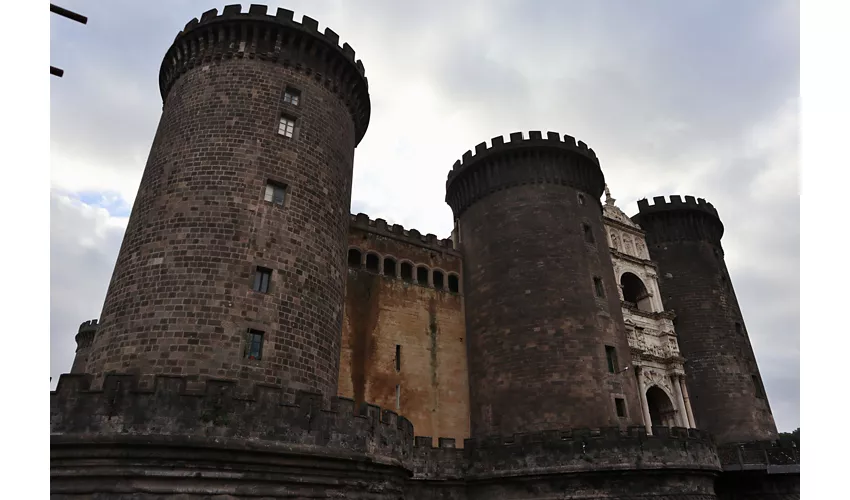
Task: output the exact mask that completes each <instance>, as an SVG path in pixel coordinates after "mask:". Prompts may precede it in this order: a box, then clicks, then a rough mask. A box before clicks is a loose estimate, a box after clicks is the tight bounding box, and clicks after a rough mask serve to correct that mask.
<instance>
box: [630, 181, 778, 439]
mask: <svg viewBox="0 0 850 500" xmlns="http://www.w3.org/2000/svg"><path fill="white" fill-rule="evenodd" d="M638 210H639V213H638V214H637V215H636V216H635V217H634V219H635V221H636V222H638V223H639V224H640V225H641V227H642V228H643V229H644V230H645V231H646V234H647V243H648V245H649V252H650V254H651V255H652V258H653V259H654V260H655V261H656V262H657V263H658V266H659V272H660V274H661V281H660V285H661V293H662V294H663V295H664V300H665V302H666V303H667V305H668V307H671V308H672V309H674V310H675V311H676V332H677V333H678V337H679V345H680V346H681V348H682V354H683V356H684V357H685V358H686V359H687V360H688V369H687V377H688V385H689V386H690V387H692V388H693V395H694V398H693V406H694V410H695V411H696V413H697V414H698V415H700V424H701V428H702V429H705V430H707V431H709V432H711V433H712V434H713V435H714V436H715V438H716V439H717V440H718V441H719V442H723V443H729V442H746V441H751V440H753V439H756V440H770V439H776V437H777V432H776V424H775V423H774V420H773V415H772V414H771V411H770V405H769V404H768V401H767V395H766V394H765V391H764V385H763V384H762V381H761V375H760V374H759V369H758V364H757V363H756V358H755V354H754V353H753V347H752V345H751V344H750V340H749V337H748V336H747V329H746V327H745V326H744V319H743V316H742V314H741V309H740V307H739V306H738V299H737V298H736V297H735V290H733V288H732V281H731V279H730V277H729V271H728V270H727V269H726V263H725V262H724V260H723V257H724V253H723V248H722V246H721V245H720V238H721V237H722V236H723V223H722V222H721V221H720V217H719V216H718V215H717V210H716V209H715V208H714V207H713V206H712V205H711V204H710V203H707V202H706V201H705V200H702V199H700V200H695V199H694V198H693V197H692V196H686V197H685V201H684V202H683V201H682V198H681V197H680V196H671V197H670V201H669V202H667V201H665V199H664V198H663V197H657V198H655V200H654V204H653V205H650V204H649V202H648V201H647V200H640V201H639V202H638Z"/></svg>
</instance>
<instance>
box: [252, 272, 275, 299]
mask: <svg viewBox="0 0 850 500" xmlns="http://www.w3.org/2000/svg"><path fill="white" fill-rule="evenodd" d="M271 280H272V270H271V269H266V268H265V267H258V268H257V272H256V273H255V274H254V291H255V292H260V293H269V283H270V282H271Z"/></svg>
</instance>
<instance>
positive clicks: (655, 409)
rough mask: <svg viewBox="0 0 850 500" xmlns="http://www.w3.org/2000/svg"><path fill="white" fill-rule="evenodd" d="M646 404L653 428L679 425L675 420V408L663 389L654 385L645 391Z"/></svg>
mask: <svg viewBox="0 0 850 500" xmlns="http://www.w3.org/2000/svg"><path fill="white" fill-rule="evenodd" d="M646 404H647V406H648V407H649V418H650V420H651V421H652V425H653V426H656V425H657V426H665V427H674V426H677V425H679V424H678V421H677V419H676V407H675V406H673V402H672V401H670V398H669V397H668V396H667V393H666V392H664V390H663V389H661V388H660V387H658V386H657V385H654V386H652V387H650V388H649V389H648V390H647V391H646Z"/></svg>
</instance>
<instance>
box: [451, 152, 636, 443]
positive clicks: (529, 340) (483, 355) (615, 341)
mask: <svg viewBox="0 0 850 500" xmlns="http://www.w3.org/2000/svg"><path fill="white" fill-rule="evenodd" d="M535 168H536V165H535V164H534V163H531V164H517V165H514V166H513V169H515V171H517V172H531V173H529V174H527V175H528V176H529V178H534V173H535V170H534V169H535ZM597 168H598V167H597ZM541 170H542V167H541ZM539 175H540V176H541V178H542V176H543V175H544V174H543V173H542V171H541V172H539ZM600 190H601V186H600ZM578 194H579V193H578V191H577V190H575V189H573V188H571V187H569V186H565V185H561V184H554V183H552V184H548V183H540V184H525V185H520V186H515V187H510V188H508V189H503V190H500V191H496V192H492V193H490V194H488V195H486V196H485V197H483V198H482V199H480V200H478V201H477V202H475V203H474V204H473V205H472V206H471V207H470V208H468V209H467V210H466V211H465V212H463V214H462V215H461V217H460V224H459V225H460V233H461V241H462V251H463V254H464V269H465V274H464V290H465V298H466V304H465V306H466V311H467V315H466V316H467V336H468V342H469V371H470V419H471V426H472V436H473V437H481V436H486V435H490V434H500V435H510V434H513V433H519V432H532V431H539V430H547V429H559V428H570V427H573V428H575V427H600V426H617V425H621V426H625V425H631V424H632V423H634V422H640V418H641V417H640V415H641V414H640V406H639V404H640V403H639V400H638V395H637V394H638V391H637V384H636V381H635V379H634V377H633V376H631V375H630V373H631V372H625V373H619V374H610V373H609V371H608V366H607V362H606V354H605V345H610V346H613V347H615V348H616V350H617V355H618V357H619V365H620V366H629V365H630V363H631V361H630V353H629V345H628V341H627V338H626V335H625V332H624V324H623V317H622V312H621V310H620V304H619V296H618V294H617V292H616V290H617V288H616V287H617V284H616V281H615V278H614V271H613V268H612V264H611V256H610V252H609V249H608V244H607V240H606V237H605V231H604V227H603V223H602V215H601V206H600V204H599V202H598V200H594V198H593V196H590V195H588V194H586V193H585V194H584V196H585V198H586V202H585V204H584V205H580V204H579V201H578ZM582 222H584V223H586V224H588V225H589V226H590V227H591V230H592V233H593V236H594V238H595V243H594V244H588V243H586V242H585V239H584V235H583V231H582ZM594 276H599V277H601V278H602V280H603V283H604V288H605V298H603V299H599V298H597V297H596V295H595V292H594V282H593V278H594ZM615 397H622V398H623V399H625V402H626V406H627V413H626V417H625V418H618V417H617V413H616V409H615V401H614V399H615Z"/></svg>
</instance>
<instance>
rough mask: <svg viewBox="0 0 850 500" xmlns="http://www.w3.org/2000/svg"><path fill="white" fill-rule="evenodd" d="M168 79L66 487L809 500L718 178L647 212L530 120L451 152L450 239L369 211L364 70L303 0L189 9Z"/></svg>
mask: <svg viewBox="0 0 850 500" xmlns="http://www.w3.org/2000/svg"><path fill="white" fill-rule="evenodd" d="M159 84H160V91H161V94H162V97H163V103H164V104H163V113H162V118H161V120H160V123H159V126H158V128H157V131H156V135H155V137H154V141H153V145H152V147H151V153H150V156H149V158H148V161H147V164H146V166H145V170H144V174H143V176H142V180H141V185H140V187H139V192H138V195H137V197H136V201H135V204H134V207H133V210H132V213H131V216H130V220H129V223H128V226H127V229H126V233H125V236H124V241H123V244H122V246H121V250H120V252H119V255H118V260H117V262H116V265H115V270H114V273H113V276H112V280H111V281H110V284H109V288H108V292H107V296H106V300H105V303H104V306H103V310H102V313H101V316H100V318H99V320H92V321H87V322H85V323H83V325H82V326H81V327H80V329H79V332H78V333H77V346H78V348H77V353H76V357H75V359H74V363H73V366H72V368H71V373H70V374H66V375H62V377H61V378H60V380H59V382H58V384H57V387H56V390H55V391H53V392H52V393H51V490H52V495H53V497H55V498H81V497H86V498H138V499H141V498H162V497H176V498H332V497H333V498H343V497H344V498H363V499H366V498H368V499H379V498H380V499H383V498H386V499H401V498H405V499H426V498H427V499H431V498H443V499H478V498H505V499H531V498H617V499H631V498H658V499H661V498H664V499H685V498H687V499H693V500H698V499H699V500H701V499H714V498H729V499H733V498H734V499H737V498H741V499H744V498H771V499H773V498H776V499H779V498H782V499H785V498H799V451H798V449H796V448H787V447H785V445H781V444H780V443H777V442H776V441H775V440H776V438H777V431H776V426H775V423H774V420H773V416H772V413H771V409H770V405H769V403H768V399H767V395H766V394H765V391H764V387H763V385H762V382H761V377H760V374H759V370H758V366H757V364H756V360H755V355H754V353H753V349H752V346H751V345H750V342H749V339H748V335H747V329H746V327H745V325H744V321H743V318H742V314H741V311H740V308H739V306H738V303H737V300H736V297H735V292H734V290H733V288H732V285H731V282H730V279H729V275H728V271H727V269H726V266H725V263H724V254H723V249H722V245H721V237H722V235H723V224H722V222H721V220H720V217H719V215H718V212H717V210H716V209H715V208H714V207H713V206H712V205H711V204H710V203H708V202H706V201H705V200H702V199H695V198H693V197H691V196H685V197H684V199H683V198H682V197H680V196H670V197H669V199H667V198H664V197H656V198H654V200H653V201H652V202H651V203H650V202H649V201H647V200H640V201H639V202H638V208H639V213H638V214H637V215H635V216H634V217H631V218H630V217H628V216H626V214H624V213H623V212H622V211H621V210H620V209H619V208H617V206H616V204H615V200H614V199H613V198H612V197H611V194H610V192H609V191H608V189H607V187H606V184H605V180H604V176H603V173H602V169H601V165H600V161H599V159H598V158H597V156H596V153H595V152H594V151H593V150H592V149H590V148H589V147H588V146H587V145H586V144H585V143H583V142H581V141H576V140H575V139H574V138H572V137H570V136H563V135H561V134H558V133H553V132H549V133H547V134H546V135H545V136H544V135H543V134H542V133H541V132H536V131H532V132H529V133H527V134H523V133H513V134H510V136H509V137H508V139H507V140H506V139H505V138H503V137H495V138H493V139H492V140H491V141H490V143H489V144H488V143H486V142H482V143H481V144H479V145H477V146H476V147H475V148H474V151H472V150H471V151H467V152H466V153H465V154H463V155H462V157H461V159H460V160H459V161H457V162H456V163H455V164H454V165H453V166H452V167H451V168H450V171H449V173H448V179H447V182H446V202H447V203H448V204H449V206H450V207H451V209H452V211H453V214H454V218H455V226H454V231H453V232H452V235H451V237H450V238H447V239H438V238H437V237H436V236H435V235H433V234H424V235H423V234H422V233H421V232H419V231H417V230H415V229H405V228H403V227H402V226H399V225H392V226H391V225H388V224H387V222H386V221H384V220H382V219H375V220H372V219H370V218H369V217H368V216H367V215H365V214H357V215H349V212H350V202H351V180H352V171H353V165H354V151H355V148H356V146H357V144H358V143H359V142H360V140H361V139H362V138H363V137H364V135H365V133H366V130H367V128H368V124H369V119H370V97H369V92H368V82H367V79H366V76H365V69H364V66H363V64H362V63H361V62H360V61H359V60H357V59H355V53H354V50H353V49H352V48H351V47H350V46H349V45H348V44H347V43H344V44H342V46H340V45H339V36H338V35H337V34H336V33H334V32H333V31H332V30H330V29H326V30H324V32H319V31H318V23H317V22H316V21H315V20H313V19H311V18H309V17H306V16H305V17H303V19H302V21H301V22H300V23H299V22H296V21H294V20H293V13H292V12H291V11H288V10H285V9H278V10H277V12H276V13H274V14H270V13H268V12H267V8H266V7H264V6H258V5H252V6H251V7H250V9H249V11H248V12H242V11H241V7H240V6H238V5H235V6H228V7H225V8H224V10H223V12H221V13H220V14H219V13H218V11H217V10H215V9H213V10H210V11H208V12H206V13H204V14H203V15H202V16H201V18H200V20H198V19H193V20H192V21H190V22H189V23H188V24H187V25H186V26H185V28H184V29H183V31H181V32H180V33H179V34H178V35H177V37H176V39H175V40H174V42H173V44H172V45H171V47H170V48H169V49H168V51H167V52H166V55H165V58H164V60H163V63H162V66H161V69H160V77H159ZM603 195H604V200H603ZM382 408H383V409H382Z"/></svg>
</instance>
